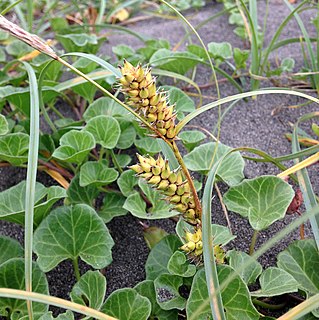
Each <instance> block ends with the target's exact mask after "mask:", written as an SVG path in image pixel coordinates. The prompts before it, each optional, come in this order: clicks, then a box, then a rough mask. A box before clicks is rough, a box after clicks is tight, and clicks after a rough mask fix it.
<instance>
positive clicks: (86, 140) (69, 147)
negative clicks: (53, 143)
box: [52, 130, 95, 164]
mask: <svg viewBox="0 0 319 320" xmlns="http://www.w3.org/2000/svg"><path fill="white" fill-rule="evenodd" d="M94 147H95V140H94V137H93V135H92V134H91V133H89V132H85V131H76V130H71V131H69V132H67V133H66V134H64V135H63V136H62V137H61V139H60V147H58V148H57V149H56V150H55V151H54V152H53V155H52V157H54V158H57V159H59V160H62V161H67V162H73V163H77V164H81V163H82V162H83V161H84V159H85V158H86V157H87V155H88V154H89V152H90V150H92V149H93V148H94Z"/></svg>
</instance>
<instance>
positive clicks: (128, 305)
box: [102, 288, 151, 320]
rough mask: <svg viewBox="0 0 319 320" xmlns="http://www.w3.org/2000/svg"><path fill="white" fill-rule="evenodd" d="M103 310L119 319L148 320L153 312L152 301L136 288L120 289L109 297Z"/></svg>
mask: <svg viewBox="0 0 319 320" xmlns="http://www.w3.org/2000/svg"><path fill="white" fill-rule="evenodd" d="M102 312H104V313H106V314H108V315H109V316H113V317H116V318H117V319H119V320H147V319H148V317H149V316H150V314H151V303H150V301H149V300H148V299H147V298H145V297H143V296H141V295H140V294H138V293H137V292H136V291H135V290H134V289H130V288H125V289H119V290H116V291H114V292H113V293H112V294H111V295H110V296H109V297H108V298H107V300H106V302H105V304H104V305H103V307H102Z"/></svg>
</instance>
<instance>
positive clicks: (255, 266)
mask: <svg viewBox="0 0 319 320" xmlns="http://www.w3.org/2000/svg"><path fill="white" fill-rule="evenodd" d="M227 259H228V262H229V265H230V266H231V267H232V268H233V269H235V270H236V271H237V269H239V268H240V267H241V265H242V264H243V263H247V260H250V264H249V265H248V266H247V267H246V268H245V269H244V270H241V272H240V274H239V275H240V276H241V278H242V279H243V281H244V282H245V283H246V284H247V285H248V284H253V283H255V282H256V280H257V278H258V277H259V275H260V274H261V273H262V271H263V268H262V266H261V264H260V263H259V262H258V261H256V260H255V259H254V258H252V257H251V256H250V255H248V254H247V253H245V252H242V251H236V250H230V251H227Z"/></svg>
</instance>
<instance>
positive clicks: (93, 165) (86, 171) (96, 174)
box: [80, 161, 119, 187]
mask: <svg viewBox="0 0 319 320" xmlns="http://www.w3.org/2000/svg"><path fill="white" fill-rule="evenodd" d="M118 175H119V173H118V172H117V171H116V170H115V169H114V168H109V167H108V166H106V165H105V164H103V163H100V162H96V161H89V162H86V163H85V164H83V166H82V167H81V169H80V186H81V187H85V186H88V185H90V184H94V185H97V186H103V185H107V184H110V183H111V182H113V181H115V180H116V179H117V177H118Z"/></svg>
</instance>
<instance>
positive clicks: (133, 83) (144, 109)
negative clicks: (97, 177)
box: [119, 61, 176, 140]
mask: <svg viewBox="0 0 319 320" xmlns="http://www.w3.org/2000/svg"><path fill="white" fill-rule="evenodd" d="M120 70H121V73H122V77H121V78H120V80H119V82H120V84H121V87H122V92H123V93H124V95H125V96H126V97H127V104H128V105H130V106H131V107H132V108H133V109H134V110H135V111H136V112H137V113H138V114H139V115H140V116H142V117H143V118H144V119H145V120H146V121H147V122H148V123H150V125H151V126H152V127H153V128H154V129H155V132H157V133H159V134H160V135H162V136H163V137H165V138H166V139H168V140H172V139H174V138H175V136H176V127H175V118H176V113H175V112H174V106H169V105H168V103H167V95H166V93H164V92H158V91H157V89H156V84H155V77H153V76H152V74H151V70H150V69H146V68H145V69H144V68H142V66H141V65H138V66H137V67H134V66H133V65H132V64H130V63H129V62H128V61H124V65H123V66H122V67H120Z"/></svg>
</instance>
